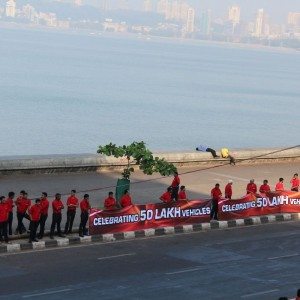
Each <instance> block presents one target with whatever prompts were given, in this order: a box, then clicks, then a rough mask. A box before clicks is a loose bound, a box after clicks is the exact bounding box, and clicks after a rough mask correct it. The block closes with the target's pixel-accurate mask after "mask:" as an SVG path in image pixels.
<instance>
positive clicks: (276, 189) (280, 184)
mask: <svg viewBox="0 0 300 300" xmlns="http://www.w3.org/2000/svg"><path fill="white" fill-rule="evenodd" d="M275 191H284V186H283V183H282V182H280V181H279V182H277V183H276V186H275Z"/></svg>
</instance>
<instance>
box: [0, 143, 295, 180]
mask: <svg viewBox="0 0 300 300" xmlns="http://www.w3.org/2000/svg"><path fill="white" fill-rule="evenodd" d="M231 154H232V155H233V156H234V157H235V158H236V160H237V163H238V164H257V163H278V162H285V161H289V162H294V161H300V147H295V148H289V149H280V148H278V149H277V148H272V149H240V150H239V149H236V150H232V151H231ZM154 155H155V156H159V157H161V158H165V159H166V160H167V161H169V162H172V163H174V164H175V165H177V166H200V165H216V164H222V163H226V162H227V161H228V160H226V159H221V158H218V159H214V158H212V156H211V154H210V153H206V152H197V151H191V152H161V153H154ZM126 164H127V161H126V159H125V158H119V159H116V158H113V157H107V156H104V155H98V154H78V155H77V154H71V155H36V156H2V157H0V174H2V175H11V174H18V173H26V174H34V173H56V172H88V171H115V170H119V169H122V168H123V167H124V166H125V165H126ZM132 164H133V165H134V162H132Z"/></svg>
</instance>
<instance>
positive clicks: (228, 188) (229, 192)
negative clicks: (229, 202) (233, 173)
mask: <svg viewBox="0 0 300 300" xmlns="http://www.w3.org/2000/svg"><path fill="white" fill-rule="evenodd" d="M225 197H226V198H229V199H231V197H232V185H231V184H230V183H228V184H227V185H226V186H225Z"/></svg>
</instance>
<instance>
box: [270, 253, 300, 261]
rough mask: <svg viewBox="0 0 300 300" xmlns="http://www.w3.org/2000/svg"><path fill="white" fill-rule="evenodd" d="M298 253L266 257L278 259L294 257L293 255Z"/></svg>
mask: <svg viewBox="0 0 300 300" xmlns="http://www.w3.org/2000/svg"><path fill="white" fill-rule="evenodd" d="M299 255H300V254H298V253H294V254H290V255H282V256H275V257H268V259H270V260H273V259H280V258H289V257H295V256H299Z"/></svg>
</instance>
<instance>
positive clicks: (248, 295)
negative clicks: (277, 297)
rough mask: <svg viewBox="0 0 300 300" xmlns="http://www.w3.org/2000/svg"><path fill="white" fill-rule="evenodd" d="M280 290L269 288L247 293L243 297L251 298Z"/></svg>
mask: <svg viewBox="0 0 300 300" xmlns="http://www.w3.org/2000/svg"><path fill="white" fill-rule="evenodd" d="M278 291H279V290H278V289H275V290H268V291H263V292H258V293H253V294H247V295H243V296H242V298H250V297H254V296H260V295H265V294H270V293H274V292H278Z"/></svg>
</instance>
